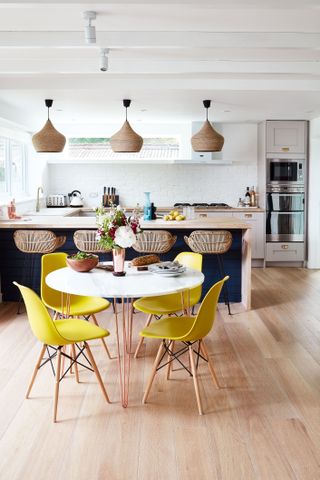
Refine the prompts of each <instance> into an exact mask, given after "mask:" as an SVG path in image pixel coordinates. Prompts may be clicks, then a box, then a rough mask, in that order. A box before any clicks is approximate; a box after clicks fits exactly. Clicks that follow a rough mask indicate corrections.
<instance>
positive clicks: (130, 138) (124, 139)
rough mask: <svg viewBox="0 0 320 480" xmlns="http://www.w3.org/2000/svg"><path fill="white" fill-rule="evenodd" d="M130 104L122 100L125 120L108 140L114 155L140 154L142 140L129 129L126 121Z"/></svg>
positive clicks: (128, 101)
mask: <svg viewBox="0 0 320 480" xmlns="http://www.w3.org/2000/svg"><path fill="white" fill-rule="evenodd" d="M130 104H131V100H123V106H124V107H125V109H126V120H125V122H124V124H123V125H122V127H121V128H120V130H119V131H118V132H117V133H115V134H114V135H112V137H111V138H110V144H111V148H112V150H113V151H114V152H116V153H136V152H140V150H141V148H142V145H143V138H142V137H140V135H138V134H137V133H136V132H135V131H134V130H133V129H132V128H131V125H130V123H129V122H128V120H127V108H128V107H130Z"/></svg>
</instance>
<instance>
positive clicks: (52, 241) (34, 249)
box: [13, 230, 67, 313]
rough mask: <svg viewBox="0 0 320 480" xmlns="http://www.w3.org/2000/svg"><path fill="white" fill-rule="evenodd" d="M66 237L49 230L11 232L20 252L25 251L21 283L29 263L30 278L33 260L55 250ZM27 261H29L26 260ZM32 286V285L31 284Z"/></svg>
mask: <svg viewBox="0 0 320 480" xmlns="http://www.w3.org/2000/svg"><path fill="white" fill-rule="evenodd" d="M66 239H67V237H65V236H64V235H63V236H60V237H58V236H57V235H56V234H55V233H53V232H51V231H50V230H16V231H15V232H14V234H13V240H14V243H15V246H16V247H17V249H18V250H20V252H22V253H25V254H26V255H25V257H24V266H23V280H24V281H23V284H24V285H25V284H26V283H27V282H26V279H27V270H28V263H29V274H30V278H33V274H34V266H35V260H36V258H37V257H39V256H41V255H43V254H45V253H52V252H55V251H56V250H57V249H58V248H60V247H62V245H64V244H65V242H66ZM28 261H29V262H28ZM31 287H32V285H31ZM21 302H22V296H21V295H20V298H19V303H18V310H17V313H20V307H21Z"/></svg>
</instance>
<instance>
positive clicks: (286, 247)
mask: <svg viewBox="0 0 320 480" xmlns="http://www.w3.org/2000/svg"><path fill="white" fill-rule="evenodd" d="M281 248H282V250H288V248H289V245H281Z"/></svg>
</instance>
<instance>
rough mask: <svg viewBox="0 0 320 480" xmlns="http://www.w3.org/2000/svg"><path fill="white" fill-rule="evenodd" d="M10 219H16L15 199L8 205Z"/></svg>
mask: <svg viewBox="0 0 320 480" xmlns="http://www.w3.org/2000/svg"><path fill="white" fill-rule="evenodd" d="M8 217H9V218H10V219H12V218H16V201H15V199H14V198H13V199H12V200H11V201H10V203H9V205H8Z"/></svg>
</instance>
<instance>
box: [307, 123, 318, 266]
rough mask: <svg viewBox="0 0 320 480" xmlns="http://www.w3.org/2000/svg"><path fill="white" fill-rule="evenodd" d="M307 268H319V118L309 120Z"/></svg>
mask: <svg viewBox="0 0 320 480" xmlns="http://www.w3.org/2000/svg"><path fill="white" fill-rule="evenodd" d="M308 197H309V205H308V268H320V118H316V119H314V120H312V121H311V122H310V161H309V196H308Z"/></svg>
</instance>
